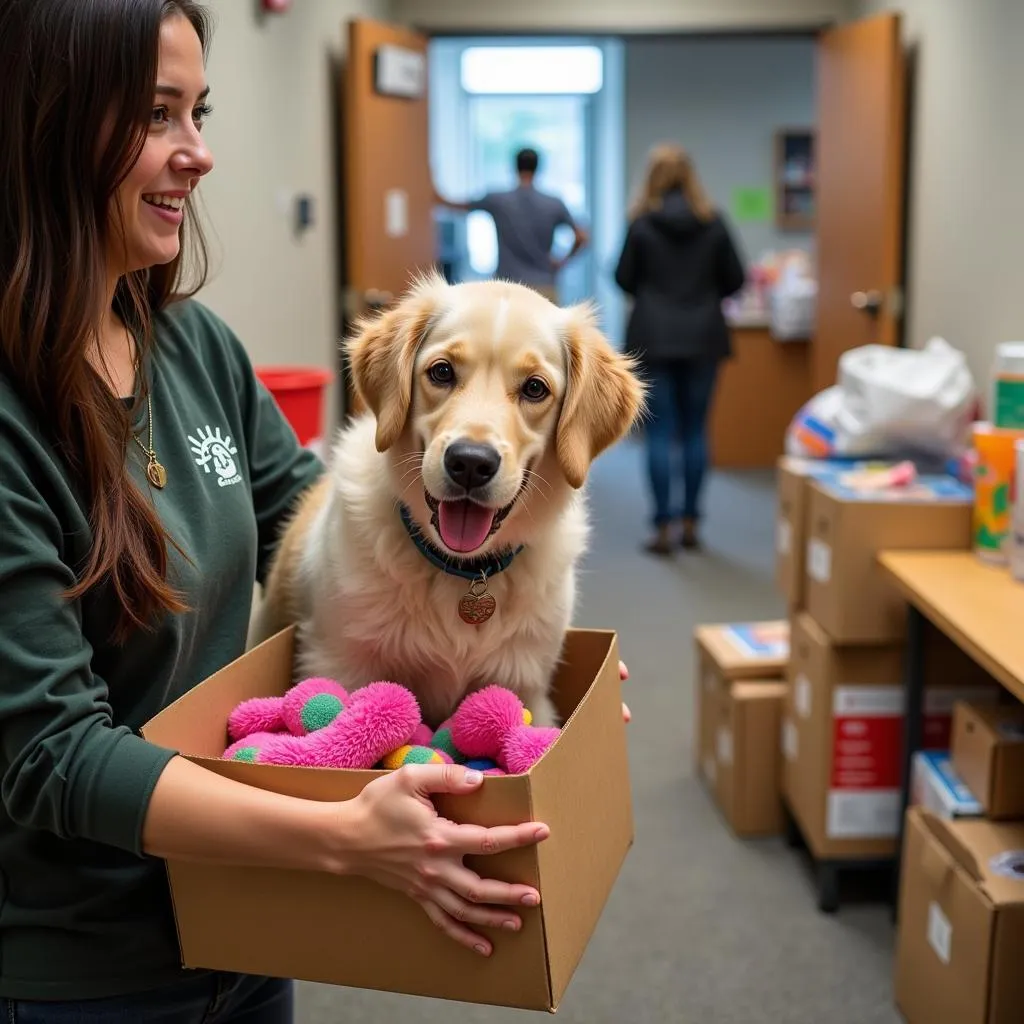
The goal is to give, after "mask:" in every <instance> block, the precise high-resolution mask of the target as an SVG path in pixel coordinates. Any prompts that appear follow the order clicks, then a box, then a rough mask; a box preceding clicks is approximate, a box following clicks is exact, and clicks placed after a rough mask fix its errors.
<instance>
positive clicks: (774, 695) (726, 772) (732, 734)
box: [715, 680, 786, 836]
mask: <svg viewBox="0 0 1024 1024" xmlns="http://www.w3.org/2000/svg"><path fill="white" fill-rule="evenodd" d="M785 700H786V684H785V683H784V682H783V681H782V680H757V681H750V682H742V683H730V684H729V687H728V690H727V692H726V694H725V696H724V698H723V699H722V700H721V702H720V705H719V714H718V728H717V729H716V732H715V756H716V762H717V779H716V784H715V799H716V801H717V803H718V806H719V807H720V808H721V811H722V814H723V815H724V816H725V819H726V821H728V822H729V824H730V826H731V827H732V830H733V831H734V832H735V833H736V835H738V836H767V835H778V834H779V833H780V832H781V831H782V828H783V813H782V753H781V751H780V750H779V726H780V723H781V721H782V708H783V705H784V703H785Z"/></svg>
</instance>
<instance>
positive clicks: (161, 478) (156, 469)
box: [132, 395, 167, 491]
mask: <svg viewBox="0 0 1024 1024" xmlns="http://www.w3.org/2000/svg"><path fill="white" fill-rule="evenodd" d="M146 406H147V409H148V412H149V447H148V448H147V447H146V446H145V445H144V444H143V443H142V442H141V441H140V440H139V437H138V435H137V434H135V433H132V438H133V439H134V441H135V443H136V444H137V445H138V446H139V447H140V448H141V449H142V451H143V452H144V453H145V455H146V458H147V459H149V462H148V464H147V465H146V476H147V477H148V478H149V482H150V483H151V484H152V485H153V486H154V487H156V488H157V489H158V490H161V491H162V490H163V489H164V487H165V486H166V484H167V470H166V469H164V467H163V466H162V465H161V463H160V460H159V459H158V458H157V457H156V452H155V451H154V450H153V398H152V396H151V395H146Z"/></svg>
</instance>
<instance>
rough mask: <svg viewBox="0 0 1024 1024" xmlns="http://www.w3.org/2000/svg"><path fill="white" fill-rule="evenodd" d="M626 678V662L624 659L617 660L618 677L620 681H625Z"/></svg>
mask: <svg viewBox="0 0 1024 1024" xmlns="http://www.w3.org/2000/svg"><path fill="white" fill-rule="evenodd" d="M628 678H629V669H628V668H626V663H625V662H624V661H620V662H619V679H620V680H621V681H622V682H625V681H626V680H627V679H628Z"/></svg>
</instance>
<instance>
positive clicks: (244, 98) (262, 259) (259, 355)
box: [199, 0, 387, 426]
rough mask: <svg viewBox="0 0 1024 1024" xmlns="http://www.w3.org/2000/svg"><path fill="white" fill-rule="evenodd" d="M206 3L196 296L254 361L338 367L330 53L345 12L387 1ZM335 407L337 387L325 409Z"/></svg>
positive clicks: (340, 38)
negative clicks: (299, 197) (297, 212)
mask: <svg viewBox="0 0 1024 1024" xmlns="http://www.w3.org/2000/svg"><path fill="white" fill-rule="evenodd" d="M210 7H211V9H212V11H213V14H214V18H215V21H216V27H215V31H214V36H213V44H212V48H211V52H210V59H209V66H208V69H207V75H208V79H209V82H210V86H211V103H212V104H213V107H214V113H213V116H212V117H211V118H210V121H209V123H208V125H207V127H206V128H205V130H204V131H205V134H206V137H207V139H208V141H209V144H210V148H211V150H212V152H213V155H214V160H215V167H214V170H213V172H212V173H211V174H210V175H209V176H208V177H207V178H206V179H205V180H204V182H203V184H202V186H201V189H200V191H201V194H202V197H203V204H204V207H205V210H206V221H207V223H208V224H209V225H210V226H211V228H212V230H211V231H210V232H209V233H210V236H211V242H212V245H211V249H212V251H213V256H214V273H213V274H212V275H211V280H210V283H209V285H208V286H207V288H206V289H204V291H203V292H202V293H201V294H200V296H199V297H200V298H201V299H202V301H204V302H206V303H207V304H208V305H209V306H210V307H211V308H212V309H214V310H215V311H216V312H217V313H219V314H220V315H221V316H222V317H224V319H225V320H226V321H227V322H228V323H229V324H230V326H231V327H232V328H233V329H234V330H235V331H236V332H237V334H238V335H239V337H240V338H241V339H242V341H243V343H244V344H245V346H246V348H247V350H248V351H249V353H250V355H251V357H252V359H253V360H254V361H255V362H257V363H300V364H310V365H316V366H323V367H328V368H334V367H335V366H336V350H337V338H338V322H337V313H338V309H337V306H338V300H337V288H336V281H337V276H338V275H337V229H336V225H337V220H338V215H337V205H336V204H337V200H338V198H339V197H338V195H337V188H338V185H337V170H336V168H337V154H336V153H335V139H336V129H335V124H334V118H335V103H336V96H337V92H338V83H337V78H336V74H335V71H336V69H335V67H334V66H333V65H332V60H336V59H337V58H338V56H339V55H340V54H341V52H342V49H343V47H344V43H345V21H346V19H347V18H349V17H352V16H356V15H368V16H375V15H378V14H382V13H386V11H387V4H386V3H385V2H384V0H316V2H315V3H306V2H300V3H296V4H293V5H292V7H291V10H290V11H288V13H286V14H284V15H266V16H263V15H260V14H258V13H257V10H256V4H255V3H254V2H253V0H211V2H210ZM300 192H301V193H306V194H309V195H310V196H312V198H313V204H314V206H313V214H314V225H313V227H312V228H311V229H309V230H307V231H306V232H305V233H304V234H302V235H301V236H296V234H295V232H294V231H293V228H292V224H293V220H292V217H293V211H292V209H291V203H290V200H291V198H293V197H294V195H295V194H296V193H300ZM282 199H283V200H284V201H285V206H286V207H287V209H284V210H282V208H281V205H280V204H281V201H282ZM334 402H335V399H334V395H333V391H332V393H331V394H330V395H329V396H328V412H329V414H333V408H334ZM332 422H333V420H332V419H328V426H329V425H330V423H332Z"/></svg>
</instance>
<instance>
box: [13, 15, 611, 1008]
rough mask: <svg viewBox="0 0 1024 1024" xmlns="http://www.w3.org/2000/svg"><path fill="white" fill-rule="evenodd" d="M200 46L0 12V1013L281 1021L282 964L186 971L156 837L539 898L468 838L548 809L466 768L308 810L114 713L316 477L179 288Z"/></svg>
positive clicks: (203, 160)
mask: <svg viewBox="0 0 1024 1024" xmlns="http://www.w3.org/2000/svg"><path fill="white" fill-rule="evenodd" d="M207 42H208V20H207V16H206V14H205V12H204V10H203V8H201V7H200V6H199V5H198V4H197V3H195V2H193V0H90V2H89V3H83V2H82V0H4V3H3V5H2V6H0V66H2V67H3V69H4V71H3V75H2V77H0V110H2V111H3V117H2V118H0V871H2V874H0V878H2V883H3V884H2V894H3V898H2V901H0V944H2V954H3V955H2V958H0V1004H3V1005H0V1014H2V1016H3V1019H5V1020H6V1019H10V1020H18V1021H20V1022H22V1024H32V1022H40V1024H45V1022H65V1021H72V1020H73V1021H79V1020H84V1019H88V1020H89V1021H92V1022H103V1021H114V1020H117V1021H121V1020H132V1021H146V1022H164V1024H171V1022H174V1024H177V1022H182V1024H184V1022H196V1024H198V1022H199V1021H200V1020H202V1021H217V1022H226V1021H239V1022H241V1021H244V1022H245V1024H271V1022H273V1024H283V1022H285V1021H289V1020H290V1019H291V998H292V997H291V988H290V986H289V984H288V983H287V982H283V981H278V980H271V979H264V978H251V977H239V976H233V975H227V974H222V973H217V972H206V971H183V970H182V969H181V968H180V966H179V952H178V947H177V941H176V937H175V930H174V923H173V918H172V913H171V906H170V897H169V891H168V887H167V882H166V878H165V872H164V867H163V864H162V863H161V861H160V858H165V857H176V858H188V859H193V860H197V861H211V862H220V863H224V862H228V863H234V864H239V865H264V866H276V867H281V868H294V869H305V870H319V871H327V872H335V873H353V874H360V875H363V876H366V877H368V878H371V879H374V880H376V881H377V882H379V883H381V884H382V885H385V886H390V887H392V888H396V889H399V890H401V891H403V892H405V893H408V894H410V895H412V896H413V898H415V899H416V900H417V901H418V902H419V903H420V904H421V906H422V907H423V909H424V910H425V912H426V913H427V914H428V915H429V916H430V918H431V919H432V920H433V921H434V922H435V923H436V924H437V925H438V926H439V927H440V928H441V929H442V930H443V931H444V932H445V933H447V935H449V936H450V937H452V938H454V939H455V940H457V941H459V942H461V943H463V944H465V945H467V946H469V947H471V948H473V949H476V950H477V951H478V952H480V953H481V954H483V955H485V956H486V955H489V954H490V952H491V944H490V942H489V941H488V940H487V939H486V938H484V937H483V936H482V935H480V934H478V933H477V932H476V929H477V928H478V927H480V926H491V927H497V926H505V927H509V928H513V929H515V928H518V927H519V926H520V923H521V921H520V917H519V915H518V914H517V913H516V912H515V910H514V909H512V908H515V907H517V906H533V905H536V904H537V902H538V901H539V894H538V893H537V892H536V890H535V889H533V888H531V887H529V886H525V885H509V884H505V883H502V882H498V881H493V880H490V879H481V878H480V877H478V876H477V875H476V874H475V873H474V872H472V871H470V870H469V869H468V868H467V867H466V866H465V865H464V864H463V856H464V855H465V854H468V853H475V854H481V853H493V852H497V851H498V850H505V849H509V848H511V847H519V846H524V845H529V844H533V843H536V842H538V841H541V840H543V839H544V838H545V837H546V836H547V834H548V830H547V827H546V826H544V825H542V824H539V823H532V824H530V823H528V824H523V825H520V826H515V827H506V828H491V829H487V828H481V827H476V826H468V825H456V824H454V823H451V822H448V821H445V820H443V819H440V818H438V817H437V815H436V814H435V812H434V810H433V807H432V805H431V802H430V794H431V793H434V792H455V793H468V792H470V791H471V790H473V789H474V788H476V787H477V786H479V785H480V782H481V780H480V778H479V775H478V773H471V772H464V771H463V770H462V769H458V768H454V767H451V766H439V767H436V768H435V767H428V766H422V767H418V768H415V769H412V770H410V769H402V770H401V771H398V772H394V773H390V774H388V775H387V776H384V777H381V778H380V779H378V780H375V781H374V782H372V783H371V784H370V785H369V786H367V787H366V789H365V790H364V791H363V792H362V794H361V795H360V796H359V797H357V798H356V799H354V800H351V801H347V802H345V803H340V804H328V803H320V802H315V801H306V800H300V799H293V798H289V797H285V796H279V795H277V794H274V793H268V792H262V791H260V790H257V789H253V788H251V787H248V786H245V785H240V784H238V783H235V782H232V781H229V780H227V779H224V778H221V777H219V776H218V775H215V774H213V773H211V772H208V771H206V770H205V769H203V768H201V767H199V766H197V765H195V764H193V763H191V762H190V761H188V760H186V759H185V758H183V757H178V756H176V754H175V752H174V751H171V750H163V749H160V748H157V747H155V746H152V745H150V744H148V743H146V742H145V741H143V740H142V739H141V738H140V737H139V736H138V734H137V730H138V728H139V726H140V725H142V724H143V723H144V722H145V721H147V720H148V719H149V718H150V717H152V715H154V714H155V713H156V712H157V711H159V710H160V709H161V708H162V707H164V706H166V705H167V704H168V703H169V702H170V701H172V700H174V699H175V698H176V697H177V696H178V695H180V694H181V693H182V692H184V691H185V690H187V689H188V688H190V687H192V686H194V685H195V684H196V683H197V682H199V681H200V680H201V679H203V678H205V677H206V676H207V675H209V674H210V673H211V672H213V671H215V670H216V669H217V668H219V667H220V666H222V665H224V664H226V663H227V662H230V661H231V660H232V659H234V658H235V657H237V656H238V655H239V654H241V653H242V651H243V649H244V642H245V635H246V627H247V624H248V618H249V609H250V601H251V596H252V587H253V581H254V579H262V578H263V575H264V573H265V572H266V568H267V561H268V558H269V557H270V554H271V551H272V546H273V543H274V538H275V536H276V535H277V532H278V529H279V527H280V525H281V523H282V520H283V518H284V517H285V516H286V515H287V513H288V510H289V508H291V507H292V506H293V505H294V503H295V501H296V499H297V497H298V496H299V494H300V493H301V492H302V491H303V490H304V489H305V488H307V487H308V486H309V485H310V484H311V483H312V482H313V481H314V480H315V479H316V478H317V477H318V475H319V474H320V472H321V471H322V467H321V466H320V464H319V463H318V462H317V461H316V459H315V458H314V457H313V456H312V455H311V454H310V453H308V452H306V451H304V450H302V449H301V448H300V447H299V446H298V444H297V442H296V440H295V436H294V434H293V433H292V431H291V429H290V428H289V426H288V425H287V423H286V421H285V420H284V419H283V418H282V417H281V415H280V413H279V411H278V410H277V408H276V406H275V404H274V402H273V400H272V399H271V397H270V396H269V394H268V392H266V391H265V390H264V389H263V388H262V387H261V386H260V385H259V384H258V383H257V381H256V378H255V377H254V374H253V370H252V367H251V366H250V364H249V361H248V359H247V357H246V354H245V351H244V349H243V348H242V346H241V344H240V343H239V341H238V340H237V338H236V337H235V336H234V335H233V334H232V333H231V331H230V330H229V329H228V328H227V327H226V326H225V325H224V324H223V323H222V322H221V321H220V320H219V319H217V317H215V316H214V315H213V314H212V313H211V312H209V311H208V310H206V309H205V308H203V307H202V306H200V305H199V304H198V303H196V302H194V301H192V300H187V299H186V298H185V296H187V295H190V294H193V293H194V292H195V291H196V290H197V288H198V287H199V285H200V284H201V283H202V276H203V271H204V269H205V261H204V259H203V254H202V246H201V237H200V235H199V234H198V232H197V231H196V228H197V225H196V223H195V220H194V218H193V212H192V199H191V195H192V193H193V191H194V190H195V188H196V186H197V185H198V183H199V181H200V179H201V178H202V177H203V175H205V174H207V173H208V172H209V171H210V170H211V168H212V166H213V159H212V157H211V155H210V152H209V150H208V149H207V147H206V146H205V144H204V142H203V137H202V135H201V130H202V126H203V122H204V120H205V119H206V117H207V115H208V113H209V107H208V99H207V95H208V89H207V83H206V79H205V66H204V56H205V47H206V44H207ZM241 114H242V112H239V116H241ZM185 236H187V237H188V238H189V239H191V241H192V242H195V243H197V245H196V246H195V247H194V248H195V254H196V257H197V258H196V259H193V260H191V261H187V260H185V259H183V257H182V252H181V250H182V238H183V237H185ZM186 270H190V271H192V277H191V283H187V282H186V273H185V272H186ZM623 671H624V670H623Z"/></svg>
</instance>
